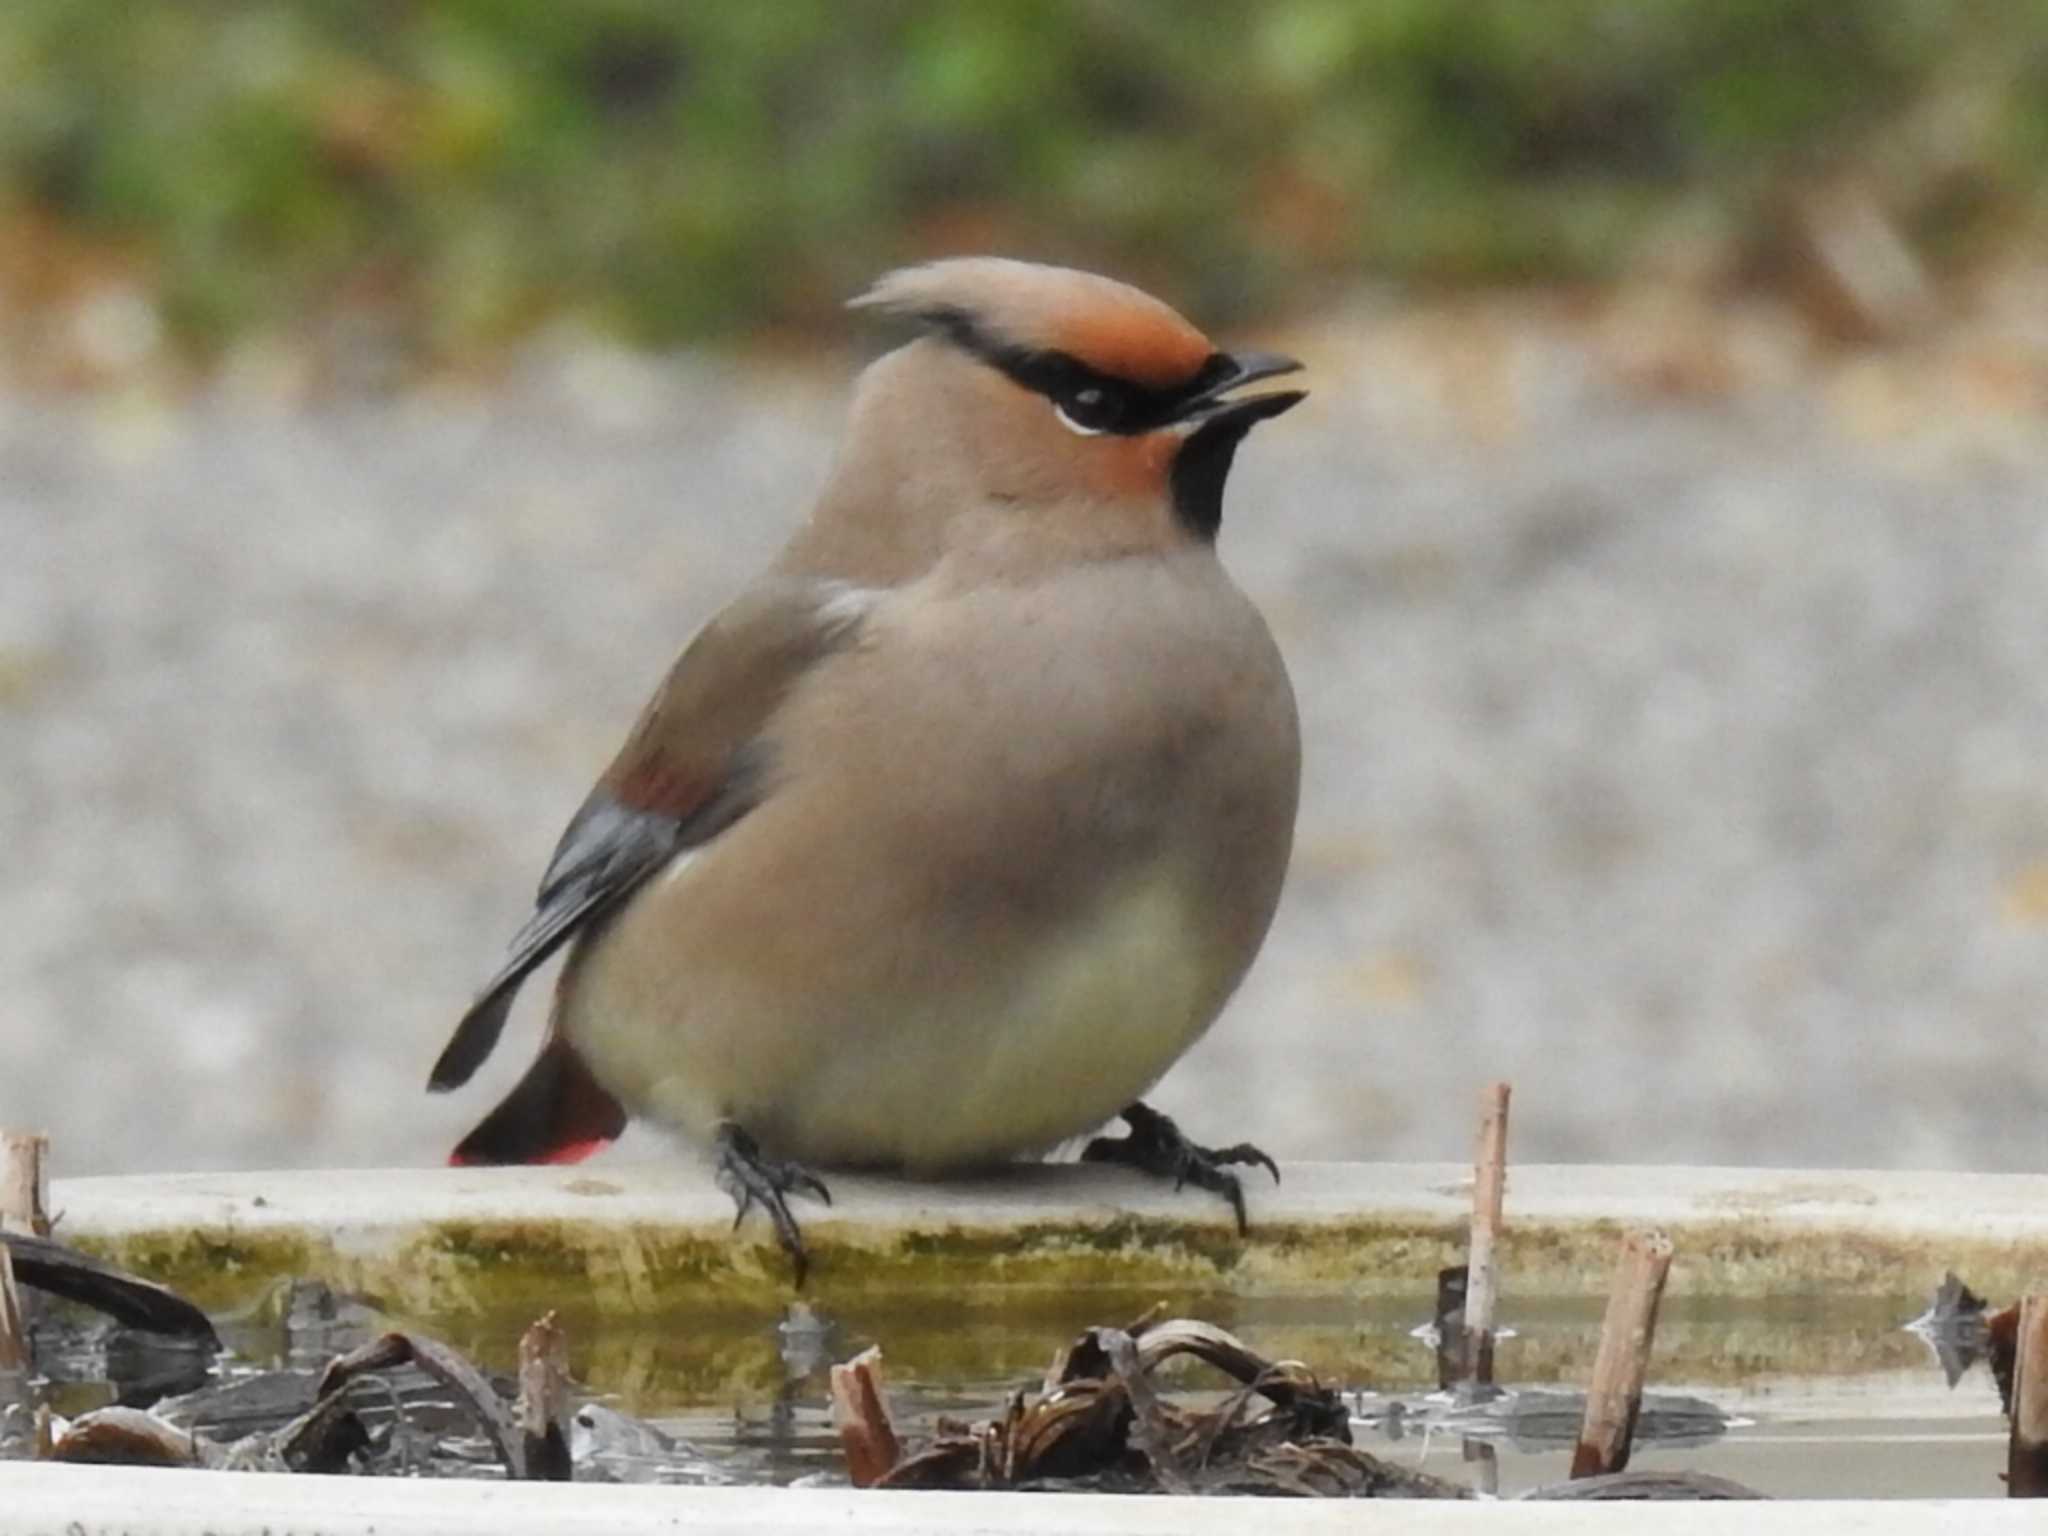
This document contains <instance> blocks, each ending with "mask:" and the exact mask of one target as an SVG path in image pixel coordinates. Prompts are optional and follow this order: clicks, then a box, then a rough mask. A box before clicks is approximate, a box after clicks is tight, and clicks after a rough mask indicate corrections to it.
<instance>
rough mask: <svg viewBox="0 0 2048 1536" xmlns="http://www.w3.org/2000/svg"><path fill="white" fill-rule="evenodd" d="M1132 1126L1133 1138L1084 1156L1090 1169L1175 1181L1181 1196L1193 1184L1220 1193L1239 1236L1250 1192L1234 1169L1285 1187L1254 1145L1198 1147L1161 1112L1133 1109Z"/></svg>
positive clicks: (1098, 1142)
mask: <svg viewBox="0 0 2048 1536" xmlns="http://www.w3.org/2000/svg"><path fill="white" fill-rule="evenodd" d="M1122 1118H1123V1121H1124V1123H1125V1124H1126V1125H1128V1126H1130V1128H1131V1133H1130V1134H1129V1135H1128V1136H1098V1137H1096V1138H1095V1139H1094V1140H1093V1141H1091V1142H1089V1143H1088V1146H1087V1150H1085V1151H1084V1152H1082V1154H1081V1161H1082V1162H1084V1163H1120V1164H1122V1165H1123V1166H1124V1167H1126V1168H1136V1169H1138V1170H1139V1171H1140V1172H1141V1173H1149V1174H1151V1175H1153V1176H1154V1177H1155V1178H1161V1179H1172V1180H1173V1187H1174V1188H1175V1189H1176V1190H1177V1189H1180V1188H1181V1187H1182V1186H1183V1185H1187V1184H1192V1185H1194V1186H1195V1187H1196V1188H1198V1189H1209V1190H1214V1191H1215V1192H1216V1193H1217V1194H1219V1195H1221V1196H1222V1197H1223V1198H1224V1199H1226V1200H1228V1201H1229V1202H1230V1208H1231V1210H1232V1211H1234V1212H1235V1213H1236V1214H1237V1230H1238V1232H1239V1233H1240V1234H1242V1233H1243V1232H1245V1231H1246V1230H1248V1224H1247V1223H1246V1221H1245V1215H1244V1186H1243V1185H1241V1184H1240V1183H1238V1179H1237V1175H1236V1174H1234V1173H1232V1172H1231V1171H1230V1168H1229V1166H1228V1165H1229V1164H1232V1163H1250V1164H1256V1165H1257V1166H1259V1167H1261V1168H1264V1169H1265V1170H1266V1171H1267V1172H1268V1173H1270V1174H1272V1175H1273V1182H1274V1183H1275V1184H1278V1183H1279V1182H1280V1166H1279V1164H1277V1163H1275V1162H1274V1161H1273V1159H1272V1158H1270V1157H1268V1156H1266V1154H1265V1153H1263V1152H1261V1151H1260V1150H1259V1149H1258V1148H1257V1147H1255V1146H1253V1145H1252V1144H1251V1143H1250V1142H1248V1141H1240V1142H1239V1143H1238V1144H1237V1145H1236V1146H1234V1147H1198V1146H1196V1145H1195V1144H1194V1143H1193V1142H1192V1141H1189V1140H1188V1139H1187V1137H1186V1136H1184V1135H1183V1134H1182V1133H1181V1128H1180V1127H1179V1126H1177V1125H1175V1124H1174V1123H1173V1121H1172V1120H1171V1119H1169V1118H1168V1117H1167V1116H1165V1115H1162V1114H1160V1113H1159V1111H1158V1110H1156V1109H1151V1108H1149V1107H1147V1106H1146V1105H1143V1104H1133V1105H1132V1106H1131V1107H1130V1108H1129V1109H1126V1110H1125V1111H1124V1112H1123V1116H1122Z"/></svg>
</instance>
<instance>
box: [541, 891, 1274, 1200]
mask: <svg viewBox="0 0 2048 1536" xmlns="http://www.w3.org/2000/svg"><path fill="white" fill-rule="evenodd" d="M694 873H695V872H694V871H693V870H691V869H689V868H687V867H686V868H682V869H679V870H676V871H672V872H670V874H669V875H667V876H665V877H664V880H665V881H666V882H668V883H669V889H668V890H666V891H664V892H663V893H662V894H663V896H664V897H665V898H669V899H666V900H662V901H658V902H653V903H646V902H635V903H634V904H633V906H632V907H631V908H629V909H628V911H627V912H626V913H624V914H622V915H621V918H620V920H619V922H618V923H617V924H615V925H614V927H613V928H612V929H611V930H610V931H609V932H608V933H607V934H606V935H605V936H604V937H603V939H602V940H601V941H600V942H599V943H598V944H596V945H595V946H594V947H592V948H591V949H590V950H589V951H588V952H587V953H586V954H585V955H583V956H581V957H579V960H578V962H577V965H576V969H575V972H574V975H573V984H572V986H571V987H570V988H569V990H568V992H567V994H566V996H565V999H564V1002H565V1007H564V1014H563V1024H564V1027H565V1030H566V1032H567V1033H568V1035H569V1037H570V1039H571V1040H572V1041H574V1042H575V1044H576V1045H577V1047H578V1048H579V1049H580V1050H581V1051H582V1052H583V1054H584V1056H585V1057H586V1059H587V1060H588V1061H589V1062H590V1064H591V1067H592V1069H593V1070H594V1071H595V1072H596V1074H597V1076H598V1079H599V1080H600V1081H601V1082H603V1083H605V1084H606V1086H608V1087H610V1088H611V1089H612V1091H613V1092H615V1093H617V1094H619V1096H620V1097H621V1099H622V1100H623V1101H624V1102H625V1103H626V1104H627V1107H628V1108H629V1109H631V1110H633V1111H634V1112H635V1113H639V1114H644V1115H648V1116H651V1117H652V1118H654V1119H655V1120H657V1121H660V1122H662V1123H665V1124H667V1125H668V1126H670V1127H672V1128H674V1129H676V1130H679V1131H682V1132H683V1133H685V1134H686V1135H689V1136H691V1137H693V1138H695V1139H698V1140H703V1139H705V1138H707V1137H708V1136H709V1135H710V1133H711V1131H712V1129H713V1128H714V1127H715V1125H716V1124H717V1123H718V1122H719V1121H720V1120H723V1119H728V1118H730V1119H735V1120H738V1121H739V1122H740V1123H741V1124H743V1125H746V1126H747V1127H748V1129H749V1130H751V1131H753V1132H754V1133H755V1134H756V1135H757V1136H758V1137H759V1138H760V1139H761V1141H762V1144H763V1146H764V1148H765V1149H767V1150H768V1151H769V1152H770V1153H771V1154H772V1155H777V1156H783V1157H793V1158H798V1159H801V1160H804V1161H809V1162H815V1163H819V1164H824V1165H827V1166H831V1165H842V1166H843V1165H856V1166H858V1165H878V1166H890V1167H904V1168H908V1169H911V1170H913V1171H924V1172H937V1171H942V1170H945V1169H949V1168H959V1167H969V1166H974V1165H977V1164H986V1163H990V1162H995V1161H999V1160H1001V1159H1004V1158H1008V1157H1011V1156H1015V1155H1018V1154H1020V1153H1027V1152H1035V1151H1041V1150H1044V1149H1046V1148H1048V1147H1051V1146H1053V1145H1055V1144H1056V1143H1058V1142H1060V1141H1063V1140H1065V1139H1067V1138H1069V1137H1073V1136H1078V1135H1081V1134H1083V1133H1085V1132H1087V1131H1089V1130H1091V1129H1093V1128H1094V1127H1096V1126H1099V1125H1101V1124H1103V1123H1104V1122H1105V1121H1107V1120H1109V1119H1110V1118H1112V1117H1113V1116H1114V1115H1115V1114H1116V1112H1117V1111H1118V1110H1120V1109H1121V1108H1123V1107H1124V1106H1125V1105H1126V1104H1129V1103H1130V1102H1131V1101H1132V1100H1134V1099H1136V1098H1138V1097H1139V1096H1140V1095H1141V1094H1143V1093H1144V1092H1145V1091H1146V1090H1147V1089H1148V1088H1149V1087H1150V1086H1151V1085H1152V1084H1153V1083H1154V1082H1156V1081H1157V1080H1158V1078H1159V1077H1160V1076H1161V1074H1163V1073H1164V1072H1165V1071H1166V1069H1167V1068H1168V1067H1169V1066H1171V1065H1172V1064H1173V1062H1174V1061H1175V1060H1176V1059H1177V1058H1178V1057H1179V1056H1180V1054H1181V1053H1182V1052H1183V1051H1185V1050H1186V1049H1187V1048H1188V1046H1189V1045H1191V1044H1192V1043H1193V1042H1194V1040H1195V1038H1196V1037H1197V1036H1198V1035H1199V1034H1200V1033H1201V1032H1202V1030H1203V1029H1204V1028H1205V1027H1206V1026H1207V1024H1208V1023H1209V1021H1210V1019H1211V1018H1212V1017H1213V1015H1214V1013H1215V1011H1216V1009H1217V1008H1218V1007H1219V1006H1220V1004H1221V1002H1222V999H1223V998H1224V997H1225V996H1226V995H1227V994H1228V992H1229V990H1230V988H1231V986H1232V985H1233V984H1234V983H1235V981H1236V978H1237V975H1238V973H1239V972H1240V971H1241V969H1242V967H1243V964H1244V961H1245V960H1246V959H1247V958H1248V957H1245V956H1239V955H1234V954H1219V953H1218V952H1217V950H1218V946H1217V945H1216V944H1214V943H1213V942H1211V941H1210V939H1209V938H1208V937H1207V936H1206V935H1207V933H1208V927H1207V925H1205V924H1204V923H1203V922H1202V921H1201V919H1200V915H1199V913H1198V912H1197V911H1196V910H1195V904H1194V902H1193V899H1192V897H1191V896H1190V895H1189V893H1188V891H1187V889H1186V887H1185V884H1184V883H1183V882H1182V881H1180V880H1179V879H1177V878H1176V877H1175V875H1174V874H1173V873H1172V872H1171V871H1170V870H1168V869H1166V868H1163V867H1162V868H1157V869H1153V870H1150V871H1147V872H1145V873H1143V874H1141V875H1138V876H1135V877H1128V878H1126V879H1123V880H1121V881H1118V882H1117V883H1115V884H1114V885H1113V886H1112V887H1110V888H1109V889H1108V890H1107V891H1106V892H1104V893H1102V894H1101V895H1100V896H1099V897H1098V899H1097V900H1096V901H1095V902H1093V903H1092V904H1090V906H1089V908H1088V909H1087V910H1084V911H1076V912H1072V913H1069V914H1067V915H1065V916H1064V917H1063V918H1062V919H1061V920H1060V922H1059V924H1058V926H1057V928H1056V929H1054V930H1051V931H1040V932H1037V933H1035V934H1019V935H1012V936H1010V938H1009V939H1008V941H1007V942H1004V943H1002V944H1000V945H997V944H988V945H984V946H982V951H983V952H980V953H977V954H975V955H973V956H968V957H962V956H960V955H958V954H956V953H946V954H937V953H935V954H932V955H930V956H928V957H923V959H924V960H925V961H928V963H920V957H919V955H918V954H917V946H918V944H919V943H920V942H921V941H923V940H922V939H921V936H920V935H919V934H916V933H907V934H904V933H899V934H896V935H893V936H892V938H891V940H890V942H892V943H893V945H894V947H895V948H894V954H893V956H892V960H893V962H894V963H893V964H892V965H890V966H889V967H886V968H884V969H885V970H886V972H887V974H888V975H889V977H890V984H889V985H888V986H887V987H876V988H873V989H871V992H872V995H847V993H846V991H845V990H844V989H840V990H836V991H835V990H832V989H825V990H820V989H819V988H817V987H815V986H812V985H808V984H807V978H805V977H803V976H799V975H792V974H774V973H772V972H768V971H764V970H763V969H760V968H755V969H750V968H749V967H748V966H747V965H746V964H744V963H742V962H743V960H744V956H741V955H730V956H727V957H725V960H724V962H723V963H721V962H720V959H719V957H717V956H713V955H706V956H703V957H701V959H700V960H699V961H698V962H697V963H696V964H693V965H691V966H689V967H686V968H683V969H682V970H680V971H679V970H678V968H677V967H676V966H674V965H673V964H671V965H670V966H667V967H661V968H656V967H650V966H647V965H645V964H644V963H636V959H638V960H642V961H644V958H645V957H644V955H638V956H636V951H641V950H642V949H643V948H644V946H647V945H650V944H662V943H669V944H673V943H674V942H675V930H674V929H673V928H672V927H671V928H669V930H668V931H667V933H664V932H662V931H661V930H662V927H663V923H662V921H661V919H662V917H663V915H664V913H663V909H664V908H666V909H668V912H667V915H668V917H669V918H670V920H671V921H672V920H673V918H674V916H676V915H678V911H677V908H678V906H679V905H680V904H681V903H683V902H686V901H687V897H688V886H689V882H690V880H691V879H692V876H693V874H694ZM1225 947H1226V948H1227V946H1225ZM657 970H659V971H661V972H663V973H665V974H671V975H681V974H687V975H688V976H689V978H690V981H689V985H688V988H687V990H686V991H685V990H678V991H677V992H675V993H670V994H663V993H659V992H651V991H650V990H649V987H648V985H647V982H646V978H647V977H648V976H649V975H651V974H654V973H655V972H656V971H657ZM856 974H859V971H858V968H856Z"/></svg>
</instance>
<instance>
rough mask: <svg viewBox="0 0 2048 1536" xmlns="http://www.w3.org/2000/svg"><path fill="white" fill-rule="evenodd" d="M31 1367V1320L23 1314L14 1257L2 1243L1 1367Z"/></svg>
mask: <svg viewBox="0 0 2048 1536" xmlns="http://www.w3.org/2000/svg"><path fill="white" fill-rule="evenodd" d="M28 1367H29V1353H28V1324H27V1322H26V1321H25V1320H24V1319H23V1318H22V1315H21V1296H20V1294H19V1293H18V1292H17V1291H16V1290H15V1289H14V1261H13V1260H12V1259H11V1258H10V1257H9V1256H8V1252H7V1248H6V1246H5V1245H4V1244H0V1371H25V1370H27V1369H28Z"/></svg>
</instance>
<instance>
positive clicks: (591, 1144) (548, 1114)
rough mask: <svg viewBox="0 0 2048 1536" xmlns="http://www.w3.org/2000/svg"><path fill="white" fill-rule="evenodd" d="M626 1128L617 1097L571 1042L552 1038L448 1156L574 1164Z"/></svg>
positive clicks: (460, 1162)
mask: <svg viewBox="0 0 2048 1536" xmlns="http://www.w3.org/2000/svg"><path fill="white" fill-rule="evenodd" d="M625 1128H626V1112H625V1110H624V1109H623V1108H621V1107H620V1105H619V1101H618V1100H617V1099H615V1098H613V1097H612V1096H611V1095H610V1094H608V1093H606V1092H605V1091H604V1089H603V1088H601V1087H599V1086H598V1082H597V1079H596V1078H594V1077H592V1076H591V1075H590V1068H589V1067H587V1066H585V1065H584V1063H583V1058H582V1057H581V1056H578V1055H577V1054H576V1052H575V1050H574V1049H573V1048H571V1046H570V1044H569V1042H568V1041H566V1040H563V1039H560V1038H555V1039H550V1040H549V1041H548V1042H547V1043H546V1044H545V1045H543V1046H542V1047H541V1052H540V1055H538V1056H537V1057H535V1058H534V1062H533V1065H532V1066H530V1067H528V1068H527V1069H526V1075H525V1076H524V1077H522V1078H520V1079H519V1082H518V1084H517V1085H516V1086H515V1087H514V1088H513V1090H512V1091H511V1092H510V1093H508V1094H506V1095H505V1099H504V1102H503V1103H501V1104H500V1105H499V1106H498V1107H497V1108H496V1109H494V1110H492V1111H491V1112H490V1113H489V1114H488V1115H486V1116H484V1119H483V1123H482V1124H480V1125H479V1126H477V1128H476V1129H475V1130H473V1131H471V1132H470V1133H469V1134H468V1135H467V1136H465V1137H463V1138H462V1142H461V1144H460V1145H459V1146H457V1147H456V1149H455V1150H454V1151H453V1152H451V1153H450V1154H449V1155H448V1161H449V1162H450V1163H451V1164H453V1165H454V1166H456V1167H469V1166H472V1165H474V1164H478V1163H576V1162H581V1161H582V1160H583V1159H584V1158H586V1157H588V1156H590V1154H591V1153H593V1152H595V1151H596V1150H597V1149H598V1148H599V1147H602V1146H603V1145H604V1144H605V1143H606V1142H608V1141H614V1140H616V1139H617V1138H618V1135H619V1133H620V1132H621V1131H623V1130H624V1129H625Z"/></svg>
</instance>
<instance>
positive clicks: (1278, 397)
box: [1180, 352, 1308, 435]
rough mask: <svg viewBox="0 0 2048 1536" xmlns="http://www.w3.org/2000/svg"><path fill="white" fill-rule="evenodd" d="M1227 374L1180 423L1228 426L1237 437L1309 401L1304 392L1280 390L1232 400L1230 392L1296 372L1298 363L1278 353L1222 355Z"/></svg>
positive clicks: (1189, 406)
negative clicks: (1224, 424)
mask: <svg viewBox="0 0 2048 1536" xmlns="http://www.w3.org/2000/svg"><path fill="white" fill-rule="evenodd" d="M1223 360H1224V362H1226V363H1228V364H1229V365H1230V368H1229V371H1228V372H1227V373H1225V374H1223V376H1222V377H1221V378H1219V379H1218V380H1217V381H1216V382H1215V383H1214V384H1212V385H1210V386H1209V387H1208V388H1207V389H1205V390H1203V391H1202V392H1201V393H1200V394H1199V395H1197V396H1195V398H1194V399H1192V400H1190V401H1189V402H1188V404H1187V408H1186V410H1185V411H1184V412H1183V413H1182V414H1181V418H1180V419H1181V420H1182V421H1183V422H1186V423H1187V424H1189V425H1190V426H1193V427H1197V428H1204V429H1206V428H1208V427H1210V426H1213V425H1216V424H1218V423H1227V424H1228V425H1229V426H1231V427H1234V428H1236V429H1237V432H1238V433H1239V435H1242V434H1243V433H1245V432H1249V431H1250V430H1251V428H1252V426H1253V424H1254V423H1256V422H1261V421H1268V420H1271V419H1272V418H1273V417H1275V416H1278V415H1279V414H1280V413H1281V412H1282V411H1291V410H1293V409H1294V407H1295V406H1297V405H1299V404H1301V402H1302V401H1304V400H1306V399H1307V398H1308V391H1307V390H1305V389H1282V390H1275V391H1273V392H1271V393H1268V394H1261V395H1242V396H1237V397H1235V398H1231V395H1232V391H1234V390H1239V389H1242V388H1244V386H1245V385H1247V384H1256V383H1257V382H1258V381H1259V380H1261V379H1271V378H1277V377H1278V376H1279V375H1281V374H1283V373H1299V372H1300V371H1301V364H1300V363H1298V362H1296V361H1295V360H1294V359H1293V358H1291V357H1282V356H1281V355H1280V354H1279V353H1277V352H1230V353H1226V354H1224V357H1223Z"/></svg>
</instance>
